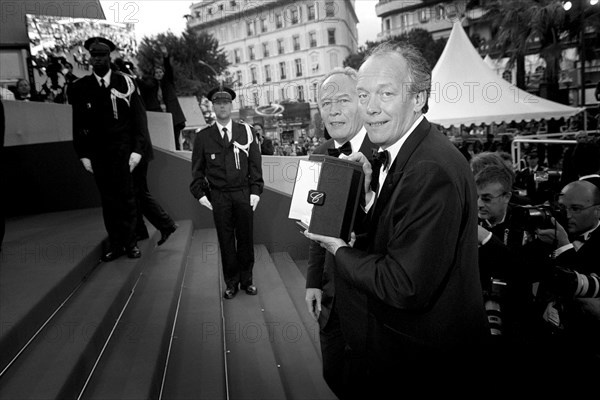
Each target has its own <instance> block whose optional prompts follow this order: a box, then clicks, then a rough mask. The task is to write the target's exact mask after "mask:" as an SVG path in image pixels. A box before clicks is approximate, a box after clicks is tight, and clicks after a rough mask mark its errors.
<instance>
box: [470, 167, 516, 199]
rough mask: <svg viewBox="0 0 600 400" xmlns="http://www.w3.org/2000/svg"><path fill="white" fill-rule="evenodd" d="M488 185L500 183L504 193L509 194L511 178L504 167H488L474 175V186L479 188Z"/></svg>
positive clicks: (511, 184) (511, 183)
mask: <svg viewBox="0 0 600 400" xmlns="http://www.w3.org/2000/svg"><path fill="white" fill-rule="evenodd" d="M490 183H500V185H501V186H502V188H503V189H504V191H505V192H507V193H511V192H512V186H513V176H512V175H511V174H510V173H509V171H508V169H507V168H506V167H504V166H500V165H488V166H487V167H485V168H483V169H482V170H481V171H479V172H478V173H477V175H475V184H476V185H477V187H478V188H479V187H482V186H485V185H488V184H490Z"/></svg>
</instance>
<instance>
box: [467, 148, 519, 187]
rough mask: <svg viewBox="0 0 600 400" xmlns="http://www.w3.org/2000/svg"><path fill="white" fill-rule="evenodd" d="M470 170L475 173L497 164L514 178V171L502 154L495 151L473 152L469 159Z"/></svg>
mask: <svg viewBox="0 0 600 400" xmlns="http://www.w3.org/2000/svg"><path fill="white" fill-rule="evenodd" d="M470 164H471V170H472V171H473V175H477V174H478V173H479V172H480V171H481V170H483V169H484V168H486V167H488V166H490V165H497V166H499V167H502V168H504V169H506V171H507V172H508V173H509V174H510V175H511V177H512V179H513V180H514V178H515V171H513V170H512V168H509V167H508V166H507V165H506V162H505V161H504V158H503V157H502V155H501V154H500V153H498V152H495V151H484V152H481V153H478V154H475V155H474V156H473V158H471V161H470Z"/></svg>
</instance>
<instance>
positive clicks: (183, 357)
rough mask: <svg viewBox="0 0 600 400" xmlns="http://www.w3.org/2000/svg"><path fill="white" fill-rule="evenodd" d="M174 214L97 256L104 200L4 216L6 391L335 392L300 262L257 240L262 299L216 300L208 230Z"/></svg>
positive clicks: (1, 310)
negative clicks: (160, 227)
mask: <svg viewBox="0 0 600 400" xmlns="http://www.w3.org/2000/svg"><path fill="white" fill-rule="evenodd" d="M178 224H179V226H180V227H179V229H178V230H177V231H176V232H175V233H174V234H173V235H172V236H171V237H170V238H169V240H168V241H167V242H166V243H165V244H163V245H162V246H160V247H157V246H156V241H157V239H158V236H159V234H158V232H156V231H154V230H151V231H150V239H148V240H145V241H142V242H140V243H139V245H140V249H141V251H142V258H140V259H137V260H131V259H128V258H126V257H121V258H119V259H118V260H116V261H113V262H111V263H100V262H99V261H98V259H99V255H100V253H101V242H102V240H103V239H104V236H105V233H104V229H103V224H102V218H101V211H100V210H99V209H92V210H78V211H69V212H61V213H52V214H44V215H40V216H35V217H27V218H20V219H15V220H11V221H8V223H7V235H6V237H5V240H4V246H3V250H2V253H1V254H0V255H1V258H0V289H1V291H0V293H1V294H0V296H1V300H2V301H1V302H0V323H1V325H0V327H1V331H0V363H1V364H0V399H7V400H8V399H10V400H17V399H122V400H126V399H335V396H334V395H333V394H332V393H331V391H330V390H329V389H328V387H327V385H326V384H325V382H324V381H323V378H322V375H321V358H320V349H319V340H318V339H319V336H318V324H317V323H316V321H314V320H313V319H312V318H311V317H310V316H309V315H308V312H307V310H306V306H305V303H304V282H305V278H304V276H303V275H302V272H301V269H299V268H302V267H301V266H300V267H299V266H298V265H297V264H296V263H295V262H294V261H293V260H292V259H291V257H290V256H289V255H288V254H287V253H274V254H270V253H269V252H268V251H267V248H266V247H265V246H264V245H260V244H259V245H255V259H256V262H255V267H254V280H255V284H256V285H257V287H258V289H259V293H258V295H257V296H248V295H246V294H245V293H244V292H240V293H238V295H237V296H236V297H235V298H234V299H232V300H223V299H222V292H223V289H224V288H223V287H222V286H223V283H222V282H223V279H222V276H221V265H220V255H219V247H218V241H217V236H216V231H215V230H214V229H194V227H193V226H192V222H191V221H189V220H182V221H178ZM149 226H150V225H149ZM67 243H68V244H69V246H71V247H70V248H73V249H75V250H73V251H69V252H66V251H62V252H59V251H58V250H56V249H59V248H65V247H67V246H66V244H67ZM61 246H62V247H61ZM50 250H53V251H54V253H52V256H50V254H51V253H50ZM55 253H56V254H55ZM300 264H302V263H300Z"/></svg>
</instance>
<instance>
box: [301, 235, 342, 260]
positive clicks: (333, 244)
mask: <svg viewBox="0 0 600 400" xmlns="http://www.w3.org/2000/svg"><path fill="white" fill-rule="evenodd" d="M304 236H306V237H307V238H309V239H310V240H314V241H315V242H318V243H319V244H320V245H321V247H323V248H324V249H325V250H327V251H328V252H330V253H331V254H333V255H334V256H335V253H336V252H337V251H338V249H339V248H340V247H348V244H347V243H346V242H344V241H343V240H342V239H339V238H335V237H331V236H323V235H317V234H314V233H310V232H309V231H307V230H306V231H304Z"/></svg>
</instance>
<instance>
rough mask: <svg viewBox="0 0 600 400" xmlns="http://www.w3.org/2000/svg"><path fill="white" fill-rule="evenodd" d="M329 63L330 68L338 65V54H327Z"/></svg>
mask: <svg viewBox="0 0 600 400" xmlns="http://www.w3.org/2000/svg"><path fill="white" fill-rule="evenodd" d="M329 63H330V64H331V65H330V67H331V68H335V67H337V66H338V55H337V53H331V54H330V55H329Z"/></svg>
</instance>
